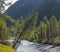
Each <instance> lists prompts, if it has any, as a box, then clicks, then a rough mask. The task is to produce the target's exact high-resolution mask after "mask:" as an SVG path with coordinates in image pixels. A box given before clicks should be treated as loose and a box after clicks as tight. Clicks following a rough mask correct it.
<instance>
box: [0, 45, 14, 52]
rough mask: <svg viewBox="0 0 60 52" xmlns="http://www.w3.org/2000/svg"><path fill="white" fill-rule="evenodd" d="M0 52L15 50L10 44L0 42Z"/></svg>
mask: <svg viewBox="0 0 60 52" xmlns="http://www.w3.org/2000/svg"><path fill="white" fill-rule="evenodd" d="M0 52H15V50H14V49H13V48H12V47H10V46H7V45H3V44H0Z"/></svg>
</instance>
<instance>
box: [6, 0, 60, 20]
mask: <svg viewBox="0 0 60 52" xmlns="http://www.w3.org/2000/svg"><path fill="white" fill-rule="evenodd" d="M36 11H37V12H39V14H40V15H39V18H40V19H42V17H43V16H47V17H49V18H50V17H51V16H52V15H54V16H56V17H57V18H59V17H60V1H59V0H19V1H17V2H16V3H15V4H13V5H12V6H11V7H10V8H9V9H8V10H7V12H8V15H10V16H12V17H13V18H15V19H17V17H20V16H23V17H24V18H26V17H27V16H29V15H31V14H32V13H33V12H36Z"/></svg>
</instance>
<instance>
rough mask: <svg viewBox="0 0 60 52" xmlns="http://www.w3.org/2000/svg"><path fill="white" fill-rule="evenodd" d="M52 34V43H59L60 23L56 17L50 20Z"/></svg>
mask: <svg viewBox="0 0 60 52" xmlns="http://www.w3.org/2000/svg"><path fill="white" fill-rule="evenodd" d="M50 33H51V43H57V42H55V41H56V37H57V36H58V35H59V27H58V21H57V19H56V17H55V16H52V17H51V19H50Z"/></svg>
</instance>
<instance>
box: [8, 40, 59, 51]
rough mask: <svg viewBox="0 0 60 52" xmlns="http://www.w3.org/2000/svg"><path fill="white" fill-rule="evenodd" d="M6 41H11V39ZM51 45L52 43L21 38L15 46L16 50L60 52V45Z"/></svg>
mask: <svg viewBox="0 0 60 52" xmlns="http://www.w3.org/2000/svg"><path fill="white" fill-rule="evenodd" d="M8 41H9V42H13V40H8ZM52 47H53V45H48V44H40V43H37V42H30V41H27V40H21V44H19V46H18V47H17V49H16V52H60V47H57V48H52Z"/></svg>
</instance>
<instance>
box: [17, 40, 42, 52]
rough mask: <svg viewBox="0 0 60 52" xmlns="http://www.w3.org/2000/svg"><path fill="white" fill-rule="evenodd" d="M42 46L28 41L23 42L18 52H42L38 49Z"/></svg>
mask: <svg viewBox="0 0 60 52" xmlns="http://www.w3.org/2000/svg"><path fill="white" fill-rule="evenodd" d="M39 46H40V44H38V43H34V42H29V41H26V40H23V41H21V44H20V45H19V46H18V48H17V50H16V52H41V51H40V50H39V49H38V47H39Z"/></svg>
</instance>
